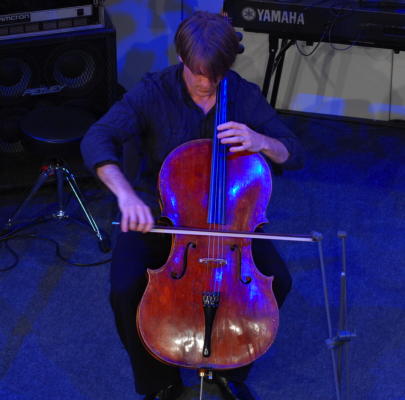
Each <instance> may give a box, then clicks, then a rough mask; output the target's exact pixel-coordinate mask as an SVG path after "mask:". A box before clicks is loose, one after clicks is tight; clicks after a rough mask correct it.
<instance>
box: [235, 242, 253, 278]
mask: <svg viewBox="0 0 405 400" xmlns="http://www.w3.org/2000/svg"><path fill="white" fill-rule="evenodd" d="M231 250H232V251H235V250H237V252H238V266H239V280H240V281H241V282H242V283H243V284H244V285H247V284H249V283H250V282H252V278H251V277H250V276H247V277H246V278H245V279H244V278H243V277H242V252H241V251H240V247H239V246H238V245H237V244H233V245H232V246H231Z"/></svg>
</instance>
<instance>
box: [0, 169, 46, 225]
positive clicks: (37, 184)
mask: <svg viewBox="0 0 405 400" xmlns="http://www.w3.org/2000/svg"><path fill="white" fill-rule="evenodd" d="M52 174H53V168H52V167H49V166H48V167H47V168H46V169H44V170H43V171H41V173H40V175H39V177H38V179H37V181H36V182H35V185H34V186H33V187H32V189H31V191H30V192H29V193H28V196H27V197H26V198H25V200H24V201H23V202H22V204H21V205H20V206H19V207H18V209H17V210H16V211H15V212H14V214H13V215H12V216H11V217H10V218H9V219H8V220H7V222H6V224H5V226H4V228H3V232H8V231H10V229H11V227H12V225H13V223H14V221H15V219H16V218H17V217H18V216H19V215H20V213H21V211H22V210H23V209H24V208H25V207H26V206H27V205H28V203H29V202H30V201H31V199H32V198H33V197H34V196H35V194H36V193H37V192H38V190H39V189H40V188H41V186H42V185H43V184H44V183H45V182H46V180H47V179H48V177H49V176H50V175H52Z"/></svg>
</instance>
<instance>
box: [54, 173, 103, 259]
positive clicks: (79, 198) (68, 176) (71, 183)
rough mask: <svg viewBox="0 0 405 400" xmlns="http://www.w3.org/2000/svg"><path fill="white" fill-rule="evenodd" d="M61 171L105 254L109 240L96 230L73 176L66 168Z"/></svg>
mask: <svg viewBox="0 0 405 400" xmlns="http://www.w3.org/2000/svg"><path fill="white" fill-rule="evenodd" d="M61 170H63V173H64V175H65V178H66V181H67V183H68V184H69V186H70V189H71V190H72V192H73V194H74V196H75V197H76V199H77V201H78V202H79V204H80V207H81V209H82V211H83V213H84V215H85V216H86V219H87V221H88V223H89V225H90V227H91V228H92V229H93V231H94V233H95V234H96V236H97V238H98V240H99V247H100V250H101V251H103V252H104V253H107V252H108V251H110V249H111V245H110V240H109V238H108V237H106V236H104V235H103V234H102V233H101V231H100V229H99V228H98V226H97V224H96V221H95V220H94V218H93V216H92V215H91V213H90V210H89V209H88V207H87V205H86V203H85V200H84V197H83V195H82V193H81V192H80V189H79V186H78V185H77V183H76V179H75V177H74V175H73V174H72V173H71V172H70V171H69V170H68V169H67V168H66V167H63V168H61Z"/></svg>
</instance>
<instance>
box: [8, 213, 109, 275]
mask: <svg viewBox="0 0 405 400" xmlns="http://www.w3.org/2000/svg"><path fill="white" fill-rule="evenodd" d="M48 220H49V219H47V218H43V217H40V218H38V219H36V220H35V221H33V222H31V223H29V224H26V225H24V226H22V227H20V228H17V229H15V230H14V231H12V232H7V233H5V234H3V235H2V236H0V249H1V248H2V247H3V246H4V248H5V249H6V250H7V251H8V252H9V253H10V254H11V255H12V257H13V259H14V261H13V262H12V263H11V265H9V266H7V267H5V268H0V272H6V271H10V270H11V269H13V268H15V267H16V266H17V265H18V263H19V261H20V257H19V256H18V253H17V252H16V251H15V250H14V249H13V248H12V247H11V246H10V244H9V240H13V239H39V240H43V241H47V242H50V243H53V244H54V246H55V253H56V255H57V257H59V258H60V259H61V260H62V261H64V262H66V263H68V264H70V265H71V266H74V267H96V266H99V265H103V264H106V263H109V262H110V261H111V258H108V259H106V260H101V261H96V262H94V263H78V262H74V261H72V260H70V259H69V258H67V257H65V256H64V255H63V254H62V253H61V249H60V245H59V243H58V242H57V241H56V240H54V239H51V238H48V237H46V236H40V235H38V234H36V233H27V234H18V232H20V231H21V230H23V229H26V228H27V227H30V226H34V225H38V224H40V223H43V222H46V221H48Z"/></svg>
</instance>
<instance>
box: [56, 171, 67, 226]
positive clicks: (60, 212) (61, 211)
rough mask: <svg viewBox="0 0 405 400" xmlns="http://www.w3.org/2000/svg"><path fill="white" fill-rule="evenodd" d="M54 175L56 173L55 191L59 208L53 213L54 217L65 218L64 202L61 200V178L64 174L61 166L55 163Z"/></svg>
mask: <svg viewBox="0 0 405 400" xmlns="http://www.w3.org/2000/svg"><path fill="white" fill-rule="evenodd" d="M55 175H56V186H57V191H58V205H59V210H58V211H57V212H56V213H55V214H54V217H56V218H60V219H61V218H65V217H67V215H66V213H65V208H64V207H65V204H64V201H63V198H64V196H63V183H64V181H63V178H64V174H63V170H62V169H61V167H60V166H59V165H58V164H57V165H56V167H55Z"/></svg>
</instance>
